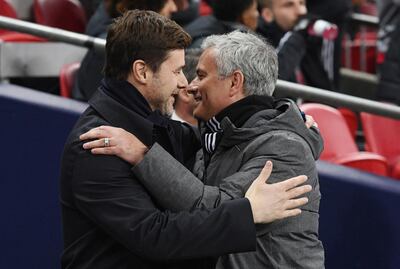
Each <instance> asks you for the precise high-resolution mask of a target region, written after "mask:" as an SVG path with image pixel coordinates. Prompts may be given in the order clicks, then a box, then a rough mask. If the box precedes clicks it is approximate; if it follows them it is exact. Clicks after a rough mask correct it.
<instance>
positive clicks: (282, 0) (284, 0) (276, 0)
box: [271, 0, 306, 6]
mask: <svg viewBox="0 0 400 269" xmlns="http://www.w3.org/2000/svg"><path fill="white" fill-rule="evenodd" d="M271 1H272V4H273V5H276V6H282V5H285V4H291V3H303V4H305V3H306V0H271Z"/></svg>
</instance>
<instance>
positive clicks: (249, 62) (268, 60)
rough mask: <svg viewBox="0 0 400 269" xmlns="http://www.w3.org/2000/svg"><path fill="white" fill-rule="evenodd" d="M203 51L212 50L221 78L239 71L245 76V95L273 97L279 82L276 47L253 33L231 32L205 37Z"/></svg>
mask: <svg viewBox="0 0 400 269" xmlns="http://www.w3.org/2000/svg"><path fill="white" fill-rule="evenodd" d="M201 48H202V49H204V50H205V49H208V48H212V49H214V56H215V61H216V65H217V69H218V75H219V76H220V77H227V76H229V75H231V74H232V73H233V72H234V71H236V70H240V71H241V72H242V73H243V75H244V94H245V95H270V96H271V95H272V94H273V92H274V89H275V85H276V81H277V79H278V56H277V54H276V51H275V48H274V47H272V46H271V45H270V44H268V42H267V41H266V40H265V39H263V38H262V37H260V36H258V35H256V34H253V33H243V32H240V31H234V32H231V33H228V34H224V35H212V36H209V37H207V38H206V39H205V40H204V42H203V44H202V45H201Z"/></svg>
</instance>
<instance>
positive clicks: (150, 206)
mask: <svg viewBox="0 0 400 269" xmlns="http://www.w3.org/2000/svg"><path fill="white" fill-rule="evenodd" d="M75 164H76V165H75V166H74V167H75V168H74V171H73V179H72V180H73V181H72V193H73V198H74V203H75V205H76V207H77V208H78V209H79V210H80V211H81V212H82V213H83V214H85V215H86V216H87V217H88V218H89V219H91V221H92V222H94V223H96V225H98V226H99V227H100V229H102V230H104V231H105V232H106V233H108V234H109V235H110V236H111V237H112V238H114V239H115V240H116V241H118V242H120V243H121V244H123V245H125V246H126V248H128V249H129V250H130V251H132V252H133V253H135V254H136V255H139V256H141V257H143V258H148V259H152V260H155V259H157V260H163V261H169V260H179V259H188V258H198V257H212V256H220V255H223V254H226V253H230V252H241V251H251V250H254V248H255V225H254V224H253V216H252V213H251V208H250V204H249V202H248V201H247V199H241V200H239V201H232V202H228V203H224V204H223V205H222V206H221V207H220V208H218V209H206V208H201V209H194V210H192V211H182V212H179V213H172V212H169V211H160V210H158V209H157V207H156V206H155V204H154V203H153V200H152V199H151V197H150V196H149V194H148V193H147V192H146V190H145V189H144V188H143V186H142V184H141V183H140V182H138V181H137V180H136V179H135V178H134V177H133V175H132V173H131V167H130V165H129V164H128V163H125V162H124V161H122V160H120V159H118V158H116V157H114V156H91V155H90V154H88V153H82V154H80V155H79V157H78V158H77V159H76V160H75ZM238 235H240V236H238Z"/></svg>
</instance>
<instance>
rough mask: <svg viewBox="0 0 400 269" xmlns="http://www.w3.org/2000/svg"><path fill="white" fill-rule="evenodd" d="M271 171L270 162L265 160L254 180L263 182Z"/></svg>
mask: <svg viewBox="0 0 400 269" xmlns="http://www.w3.org/2000/svg"><path fill="white" fill-rule="evenodd" d="M271 172H272V162H271V161H267V162H266V163H265V165H264V167H263V169H262V170H261V173H260V174H259V175H258V177H257V179H256V180H257V181H258V182H262V183H265V182H266V181H267V180H268V178H269V176H270V175H271Z"/></svg>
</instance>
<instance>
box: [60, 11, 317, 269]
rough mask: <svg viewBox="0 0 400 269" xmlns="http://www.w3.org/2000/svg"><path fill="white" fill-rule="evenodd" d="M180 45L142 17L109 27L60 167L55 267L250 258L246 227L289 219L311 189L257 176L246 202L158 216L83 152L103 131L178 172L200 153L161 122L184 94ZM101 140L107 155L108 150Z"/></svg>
mask: <svg viewBox="0 0 400 269" xmlns="http://www.w3.org/2000/svg"><path fill="white" fill-rule="evenodd" d="M189 43H190V36H189V35H188V34H187V33H186V32H184V31H183V29H182V28H181V27H180V26H178V25H177V24H176V23H174V22H172V21H171V20H169V19H167V18H166V17H164V16H161V15H159V14H157V13H154V12H151V11H139V10H134V11H128V12H126V13H125V14H124V15H123V16H122V17H121V18H119V19H117V20H116V21H115V23H114V24H113V25H112V26H111V27H110V30H109V33H108V36H107V45H106V67H105V75H106V77H105V79H104V80H103V81H102V84H101V86H100V87H99V90H98V91H97V92H96V94H95V95H94V96H93V98H91V100H90V101H89V105H90V106H89V108H88V109H87V110H86V111H85V112H84V113H83V114H82V116H81V117H80V119H79V120H78V122H77V123H76V125H75V127H74V129H73V130H72V131H71V134H70V135H69V137H68V139H67V142H66V145H65V148H64V153H63V158H62V164H61V183H60V187H61V206H62V217H63V230H64V252H63V255H62V268H96V269H97V268H212V267H213V265H214V260H207V259H203V260H200V261H199V260H198V261H194V260H193V259H196V258H201V257H203V258H204V257H213V256H219V255H222V254H226V253H230V252H240V251H251V250H254V248H255V238H256V236H255V226H254V224H253V222H254V223H266V222H271V221H274V220H276V219H281V218H285V217H288V216H294V215H298V214H300V212H301V210H300V209H298V208H297V207H299V206H302V205H303V204H305V203H306V202H307V201H308V199H307V198H305V197H304V198H299V199H294V198H295V197H297V196H299V195H302V194H304V193H306V192H308V191H310V190H311V186H309V185H305V186H301V187H296V186H297V185H299V184H302V183H304V182H305V180H306V177H305V176H300V177H295V178H292V179H289V180H287V181H284V182H281V183H277V184H270V185H268V184H265V178H266V177H267V176H268V169H267V168H266V169H264V170H263V171H262V172H261V174H260V175H259V177H258V179H256V180H255V182H254V184H252V186H251V187H250V189H249V191H248V192H247V193H246V198H242V199H238V200H235V201H229V202H226V203H223V204H222V205H221V206H220V207H218V208H216V209H205V208H202V209H193V210H187V211H182V212H178V213H172V212H170V211H160V210H159V209H158V207H157V204H156V202H155V201H154V200H153V199H152V197H151V196H150V195H149V194H148V193H147V191H146V190H145V189H144V187H143V185H142V184H141V183H140V182H139V181H138V180H137V178H136V177H135V176H134V175H133V173H132V170H131V165H130V164H129V163H127V162H125V161H123V160H122V159H119V158H116V157H113V156H94V155H92V154H91V153H90V152H89V151H87V150H85V149H83V147H82V142H80V139H79V136H80V135H81V134H82V133H84V132H85V131H87V130H89V129H91V128H94V127H97V126H99V125H113V126H117V127H120V128H124V129H126V130H127V131H129V132H130V133H133V134H135V135H136V136H137V137H139V138H140V139H141V140H142V141H143V142H144V145H143V146H140V147H135V148H129V149H128V150H132V151H138V152H141V153H144V151H146V150H147V148H148V147H152V148H154V149H157V148H161V147H162V148H164V149H165V150H167V152H169V153H170V154H172V155H173V156H174V157H175V158H176V159H177V160H178V161H180V162H181V163H185V161H186V160H188V156H193V155H194V152H195V151H196V150H197V149H198V148H199V147H200V145H199V143H198V141H197V140H196V139H195V136H194V135H193V133H192V129H191V128H190V127H188V126H187V125H181V124H180V123H178V122H175V121H170V120H168V119H167V118H165V117H164V116H162V115H161V113H162V114H167V115H168V114H170V113H171V112H172V104H173V101H174V96H175V95H176V93H177V91H178V90H179V89H181V88H184V87H186V86H187V80H186V78H185V76H184V75H183V73H182V68H183V66H184V65H185V62H184V49H185V48H186V47H187V46H188V45H189ZM102 141H103V143H104V145H105V146H110V148H111V147H112V144H113V142H114V141H113V140H111V139H109V138H104V139H103V140H102ZM166 172H167V171H166ZM170 187H172V188H173V187H174V186H170ZM178 261H180V262H178Z"/></svg>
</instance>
